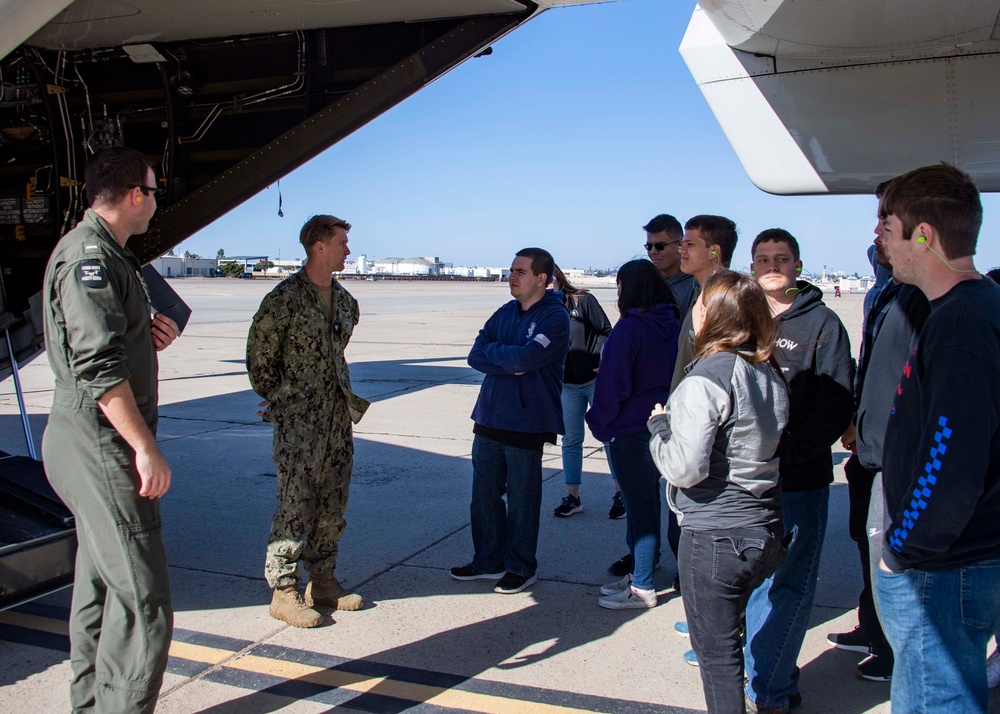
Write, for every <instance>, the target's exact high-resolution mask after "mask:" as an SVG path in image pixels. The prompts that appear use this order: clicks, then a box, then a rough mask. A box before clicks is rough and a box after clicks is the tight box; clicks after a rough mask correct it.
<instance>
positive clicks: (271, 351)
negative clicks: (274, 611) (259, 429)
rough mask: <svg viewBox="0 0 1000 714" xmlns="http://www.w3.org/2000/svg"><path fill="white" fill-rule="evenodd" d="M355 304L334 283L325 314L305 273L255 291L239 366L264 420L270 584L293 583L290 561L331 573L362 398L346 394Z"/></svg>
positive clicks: (294, 570)
mask: <svg viewBox="0 0 1000 714" xmlns="http://www.w3.org/2000/svg"><path fill="white" fill-rule="evenodd" d="M359 315H360V313H359V311H358V302H357V300H355V299H354V298H353V297H352V296H351V294H350V293H349V292H347V290H345V289H344V288H343V287H341V286H340V284H339V283H338V282H337V281H334V283H333V310H332V314H328V313H327V309H326V305H325V304H324V302H323V298H322V297H320V294H319V292H318V291H317V290H316V288H315V287H314V286H313V285H312V283H310V282H309V279H308V278H307V277H306V274H305V271H304V270H301V271H299V272H298V273H296V274H295V275H293V276H291V277H289V278H288V279H286V280H284V281H283V282H281V283H280V284H279V285H278V286H277V287H275V288H274V290H272V291H271V292H270V293H268V295H267V296H266V297H265V298H264V300H263V302H262V303H261V305H260V309H259V310H258V311H257V314H256V315H254V318H253V325H252V326H251V327H250V334H249V337H248V339H247V372H248V374H249V376H250V383H251V385H252V386H253V389H254V391H255V392H257V394H259V395H260V396H261V397H263V398H264V399H266V400H267V401H268V402H269V403H270V404H269V406H268V408H267V411H266V412H265V416H264V419H265V421H271V422H273V424H274V450H273V456H274V463H275V466H276V467H277V471H278V508H277V510H276V511H275V513H274V520H273V521H272V523H271V535H270V536H269V538H268V541H267V561H266V564H265V566H264V576H265V577H266V578H267V582H268V585H270V586H271V587H272V588H278V587H284V586H287V585H293V584H295V583H297V582H298V579H299V570H298V561H300V560H301V561H302V562H303V565H304V566H305V569H306V571H307V572H308V573H309V574H310V576H315V575H317V574H320V573H331V574H332V573H333V571H334V568H335V567H336V565H337V541H338V540H339V539H340V536H341V534H342V533H343V532H344V527H345V526H346V524H347V522H346V521H345V520H344V511H345V510H346V508H347V497H348V488H349V486H350V481H351V466H352V462H353V458H354V442H353V437H352V431H351V422H352V421H353V422H355V423H356V422H358V421H359V420H360V419H361V417H362V415H363V414H364V412H365V410H366V409H367V408H368V402H366V401H365V400H364V399H362V398H361V397H358V396H357V395H355V394H354V392H353V391H351V375H350V370H349V369H348V366H347V362H346V361H345V359H344V349H345V348H346V347H347V343H348V341H349V340H350V339H351V333H352V332H353V331H354V326H355V325H356V324H357V322H358V319H359Z"/></svg>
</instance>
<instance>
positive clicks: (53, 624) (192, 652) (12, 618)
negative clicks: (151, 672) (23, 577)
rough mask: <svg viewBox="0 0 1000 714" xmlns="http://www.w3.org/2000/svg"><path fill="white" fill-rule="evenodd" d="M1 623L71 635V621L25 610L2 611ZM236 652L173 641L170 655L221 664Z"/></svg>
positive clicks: (0, 615)
mask: <svg viewBox="0 0 1000 714" xmlns="http://www.w3.org/2000/svg"><path fill="white" fill-rule="evenodd" d="M0 623H4V624H8V625H14V626H16V627H24V628H25V629H29V630H37V631H39V632H48V633H50V634H53V635H63V636H66V637H68V636H69V623H68V622H66V621H65V620H57V619H55V618H51V617H41V616H40V615H29V614H28V613H24V612H14V611H11V610H8V611H6V612H0ZM234 654H236V653H235V652H232V651H230V650H222V649H217V648H215V647H204V646H202V645H192V644H188V643H187V642H171V643H170V656H171V657H180V658H181V659H187V660H191V661H193V662H203V663H205V664H213V665H214V664H219V663H221V662H225V661H226V660H227V659H229V658H230V657H232V656H233V655H234Z"/></svg>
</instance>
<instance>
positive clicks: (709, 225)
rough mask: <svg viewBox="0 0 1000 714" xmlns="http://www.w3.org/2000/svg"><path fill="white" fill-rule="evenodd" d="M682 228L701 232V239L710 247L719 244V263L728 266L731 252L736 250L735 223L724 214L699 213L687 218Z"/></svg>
mask: <svg viewBox="0 0 1000 714" xmlns="http://www.w3.org/2000/svg"><path fill="white" fill-rule="evenodd" d="M684 230H686V231H691V230H697V231H698V232H699V233H700V234H701V239H702V240H703V241H705V245H707V246H709V247H711V246H713V245H717V246H719V250H720V251H721V252H722V255H720V256H719V263H720V264H721V265H724V266H726V267H727V268H728V267H729V265H730V263H732V260H733V253H734V252H736V241H737V240H738V236H737V235H736V224H735V223H733V222H732V221H731V220H729V219H728V218H726V217H725V216H709V215H700V216H695V217H694V218H691V219H688V222H687V223H685V224H684Z"/></svg>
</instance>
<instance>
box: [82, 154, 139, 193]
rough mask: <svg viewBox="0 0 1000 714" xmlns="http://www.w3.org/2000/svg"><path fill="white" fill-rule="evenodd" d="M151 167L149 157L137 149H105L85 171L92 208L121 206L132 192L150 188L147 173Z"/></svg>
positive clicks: (96, 155)
mask: <svg viewBox="0 0 1000 714" xmlns="http://www.w3.org/2000/svg"><path fill="white" fill-rule="evenodd" d="M151 168H153V164H152V163H150V161H149V158H148V157H147V156H146V155H145V154H140V153H139V152H138V151H136V150H135V149H128V148H126V147H124V146H109V147H108V148H106V149H101V150H100V151H98V152H97V153H96V154H94V158H92V159H91V160H90V161H89V162H88V163H87V169H86V171H85V172H84V181H85V182H86V192H87V198H88V199H89V200H90V205H91V206H94V205H97V204H103V205H106V206H113V205H114V204H116V203H118V202H119V201H120V200H122V199H123V198H124V197H125V195H126V194H127V193H128V192H129V190H131V189H133V188H135V187H136V186H145V185H146V174H147V173H148V172H149V170H150V169H151Z"/></svg>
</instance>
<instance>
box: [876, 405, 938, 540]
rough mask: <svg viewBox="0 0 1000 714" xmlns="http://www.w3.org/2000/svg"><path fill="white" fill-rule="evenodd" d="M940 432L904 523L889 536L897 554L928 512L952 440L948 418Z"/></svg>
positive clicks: (904, 515) (905, 512) (904, 517)
mask: <svg viewBox="0 0 1000 714" xmlns="http://www.w3.org/2000/svg"><path fill="white" fill-rule="evenodd" d="M938 427H939V428H938V430H937V431H935V432H934V442H935V446H932V447H931V450H930V458H929V459H928V461H927V463H926V464H925V465H924V475H923V476H921V477H920V478H919V479H918V481H917V487H916V488H915V489H913V500H912V501H910V507H909V508H906V509H904V510H903V522H902V525H901V526H900V527H898V528H895V529H893V531H892V535H891V536H889V547H890V548H892V549H893V550H894V551H895V552H897V553H898V552H899V551H900V550H901V549H902V547H903V543H904V542H905V541H906V539H907V538H908V537H909V535H910V533H911V532H912V531H913V528H914V526H915V525H916V523H917V521H919V520H920V514H921V513H923V512H924V511H925V510H927V501H928V500H929V499H930V497H931V495H932V493H933V491H934V486H935V485H936V484H937V474H938V472H940V471H941V458H940V457H942V456H944V455H945V453H946V452H947V451H948V445H947V444H945V443H944V442H945V440H946V439H949V438H951V429H949V428H948V418H947V417H943V416H942V417H941V418H939V419H938Z"/></svg>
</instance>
